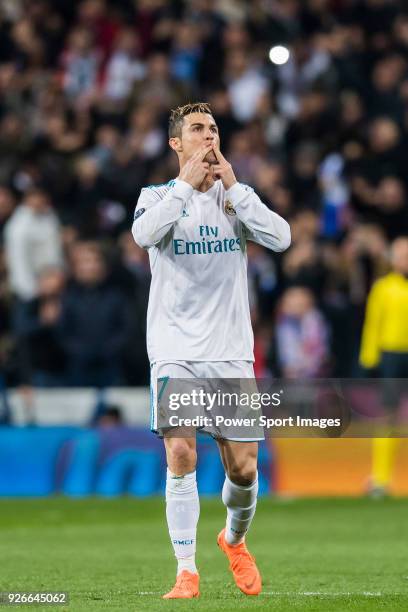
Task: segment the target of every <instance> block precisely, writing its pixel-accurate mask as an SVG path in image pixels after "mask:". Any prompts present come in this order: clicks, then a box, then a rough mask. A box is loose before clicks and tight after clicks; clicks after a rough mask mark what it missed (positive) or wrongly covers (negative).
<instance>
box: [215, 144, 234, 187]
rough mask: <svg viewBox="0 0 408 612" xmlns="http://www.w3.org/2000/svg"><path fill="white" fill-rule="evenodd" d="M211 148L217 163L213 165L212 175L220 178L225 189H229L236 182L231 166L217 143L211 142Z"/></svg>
mask: <svg viewBox="0 0 408 612" xmlns="http://www.w3.org/2000/svg"><path fill="white" fill-rule="evenodd" d="M213 150H214V154H215V157H216V158H217V162H218V163H217V164H214V165H213V172H214V177H215V178H217V179H221V181H222V184H223V185H224V187H225V189H229V188H230V187H232V186H233V185H234V184H235V183H236V182H237V179H236V177H235V174H234V171H233V169H232V166H231V164H230V163H229V162H228V161H227V160H226V159H225V157H224V156H223V154H222V153H221V151H220V149H219V147H218V145H217V144H215V143H213Z"/></svg>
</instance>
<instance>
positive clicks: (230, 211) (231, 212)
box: [224, 200, 237, 217]
mask: <svg viewBox="0 0 408 612" xmlns="http://www.w3.org/2000/svg"><path fill="white" fill-rule="evenodd" d="M224 210H225V212H226V213H227V215H230V216H231V217H233V216H234V215H236V214H237V213H236V212H235V210H234V207H233V205H232V204H231V202H230V201H229V200H225V205H224Z"/></svg>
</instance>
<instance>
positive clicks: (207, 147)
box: [199, 142, 213, 159]
mask: <svg viewBox="0 0 408 612" xmlns="http://www.w3.org/2000/svg"><path fill="white" fill-rule="evenodd" d="M212 147H213V145H212V142H210V143H209V144H206V145H204V146H203V148H202V149H201V150H200V151H199V154H200V157H201V159H204V157H205V156H206V155H207V153H209V152H210V151H211V149H212Z"/></svg>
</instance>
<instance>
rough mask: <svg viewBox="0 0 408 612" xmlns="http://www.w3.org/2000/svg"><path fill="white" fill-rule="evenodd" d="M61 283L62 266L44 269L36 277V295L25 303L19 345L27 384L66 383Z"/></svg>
mask: <svg viewBox="0 0 408 612" xmlns="http://www.w3.org/2000/svg"><path fill="white" fill-rule="evenodd" d="M64 284H65V274H64V272H63V271H62V270H61V269H59V268H50V269H48V270H44V272H43V273H42V274H41V276H40V278H39V280H38V296H37V297H36V298H34V299H33V300H31V301H30V302H29V303H28V304H27V308H26V314H25V318H24V322H23V326H22V329H21V334H20V342H19V346H18V350H19V355H18V357H19V370H20V378H21V380H22V381H23V382H25V383H26V384H29V385H30V384H33V385H35V386H39V387H58V386H60V387H61V386H64V384H65V377H64V371H65V355H64V352H63V350H62V347H61V344H60V342H59V338H58V328H59V320H60V315H61V297H62V293H63V290H64Z"/></svg>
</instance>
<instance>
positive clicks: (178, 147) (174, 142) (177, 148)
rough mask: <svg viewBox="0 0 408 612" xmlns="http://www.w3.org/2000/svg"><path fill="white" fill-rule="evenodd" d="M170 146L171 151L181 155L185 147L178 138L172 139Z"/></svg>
mask: <svg viewBox="0 0 408 612" xmlns="http://www.w3.org/2000/svg"><path fill="white" fill-rule="evenodd" d="M169 146H170V148H171V149H173V151H176V153H179V152H180V151H182V150H183V147H182V145H181V139H180V138H178V137H174V138H170V140H169Z"/></svg>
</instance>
